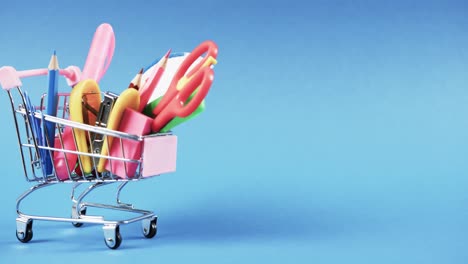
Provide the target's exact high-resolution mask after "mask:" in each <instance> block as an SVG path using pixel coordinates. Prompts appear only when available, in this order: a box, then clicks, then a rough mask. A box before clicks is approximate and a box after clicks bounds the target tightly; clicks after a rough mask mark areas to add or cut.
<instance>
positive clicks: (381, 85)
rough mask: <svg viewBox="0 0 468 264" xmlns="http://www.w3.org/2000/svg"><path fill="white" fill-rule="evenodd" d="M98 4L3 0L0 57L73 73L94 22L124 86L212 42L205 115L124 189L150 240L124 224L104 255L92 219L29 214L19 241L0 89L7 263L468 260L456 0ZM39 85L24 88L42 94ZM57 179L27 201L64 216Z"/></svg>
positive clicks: (461, 23)
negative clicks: (170, 158) (144, 219)
mask: <svg viewBox="0 0 468 264" xmlns="http://www.w3.org/2000/svg"><path fill="white" fill-rule="evenodd" d="M107 2H108V1H88V0H83V1H78V2H77V1H59V2H58V1H50V0H43V1H22V2H18V1H17V2H16V3H15V2H13V1H8V2H5V3H2V4H1V9H0V23H1V25H2V27H1V33H0V65H12V66H14V67H15V68H17V69H31V68H40V67H45V66H47V64H48V61H49V58H50V56H51V54H52V52H53V50H57V54H58V58H59V62H60V66H61V67H66V66H68V65H78V66H80V67H82V66H83V64H84V61H85V59H86V55H87V52H88V49H89V45H90V43H91V38H92V36H93V34H94V30H95V29H96V27H97V26H98V25H99V24H100V23H103V22H107V23H110V24H111V25H112V26H113V28H114V31H115V35H116V50H115V54H114V59H113V60H112V63H111V66H110V67H109V70H108V71H107V73H106V75H105V76H104V78H103V79H102V81H101V83H100V86H101V90H108V91H114V92H120V91H122V90H123V89H125V88H126V87H127V85H128V83H129V81H130V80H131V79H132V78H133V76H134V74H135V73H136V72H137V71H138V70H139V69H140V68H141V67H145V66H147V65H148V64H149V63H151V62H152V61H154V59H155V58H157V57H159V56H162V55H163V54H164V53H165V52H166V51H167V50H168V49H169V48H172V50H173V51H190V50H191V49H193V48H194V47H195V46H196V45H198V44H199V43H201V42H202V41H204V40H206V39H212V40H214V41H215V42H216V43H217V44H218V46H219V56H218V61H219V63H218V65H216V67H215V81H214V83H213V86H212V89H211V91H210V93H209V95H208V97H207V100H206V104H207V108H206V111H205V112H204V113H203V114H202V115H200V116H199V117H197V118H196V119H193V120H192V121H190V122H188V123H185V124H183V125H181V126H179V127H177V128H176V129H174V133H175V134H176V135H177V136H178V138H179V148H178V151H179V153H178V168H177V172H175V173H171V174H167V175H162V176H160V177H158V178H154V179H151V180H148V181H144V182H136V183H134V184H132V185H131V186H129V187H128V189H127V190H126V191H125V192H124V193H123V197H122V198H123V200H129V201H132V202H134V203H135V205H137V206H138V207H142V208H147V209H151V210H155V211H156V212H157V214H158V215H159V231H158V236H157V237H156V238H155V239H153V240H147V239H144V238H143V237H142V235H141V233H140V227H139V225H136V224H132V225H129V226H123V227H122V235H123V239H124V240H123V244H122V246H121V248H120V249H119V250H117V251H110V250H108V249H107V248H106V247H105V245H104V243H103V241H102V239H103V238H102V231H101V228H100V227H99V226H89V225H88V226H83V227H82V228H80V229H75V228H73V227H71V225H69V224H67V223H48V222H39V221H36V222H35V223H34V238H33V240H32V241H31V242H30V243H29V244H21V243H19V242H18V241H17V240H16V237H15V235H14V232H15V217H16V214H15V199H16V197H17V196H18V195H20V194H21V192H22V191H24V190H25V189H26V188H28V187H30V186H31V184H29V183H27V182H26V181H24V179H23V176H22V170H21V161H20V156H19V151H18V147H17V143H16V141H15V140H16V138H15V130H14V127H13V120H12V118H11V114H10V113H9V105H8V104H9V102H8V97H7V95H6V93H3V96H0V105H1V106H2V109H3V112H2V113H3V115H2V116H1V117H0V120H1V122H2V129H0V136H1V137H0V145H1V146H2V153H1V161H0V165H1V167H2V174H3V175H2V181H1V183H0V184H1V189H0V197H1V201H2V203H0V211H1V212H2V216H1V217H0V259H1V260H2V261H1V262H2V263H10V262H9V261H10V260H13V259H17V260H23V261H28V262H43V261H49V262H50V263H54V262H69V263H74V262H78V261H80V263H81V262H82V261H93V262H92V263H94V262H95V261H106V262H107V261H112V262H114V263H120V262H124V263H125V262H130V261H158V262H161V263H165V262H169V263H173V262H180V263H187V262H194V263H201V262H203V263H266V262H269V263H285V262H287V263H466V262H467V261H468V253H467V252H468V251H467V250H466V248H467V245H468V235H467V233H468V210H467V209H466V208H467V207H468V192H467V190H468V177H467V172H468V165H467V164H468V163H467V158H468V138H467V136H466V135H467V131H468V118H466V116H467V115H466V113H467V112H468V106H467V105H468V104H467V101H468V74H467V72H468V48H467V47H468V34H467V32H468V27H467V25H468V16H467V15H466V12H467V10H468V4H467V3H466V2H465V1H363V0H359V1H339V0H334V1H303V2H301V1H267V2H262V1H257V2H254V1H205V0H199V1H176V2H174V1H151V3H149V2H148V3H143V2H141V3H140V2H138V1H116V3H114V4H109V3H107ZM46 84H47V79H46V77H38V78H34V79H30V80H25V81H24V88H25V89H26V90H28V91H29V92H30V94H31V95H32V96H34V97H36V98H37V97H38V96H40V95H41V94H42V93H43V92H45V91H46ZM69 89H70V88H69V87H67V86H66V83H65V82H64V80H61V81H60V90H61V91H68V90H69ZM70 187H71V186H69V185H63V186H62V185H61V186H56V187H53V188H51V189H50V190H44V192H42V193H39V194H38V195H37V196H34V197H31V198H32V199H31V200H29V201H28V203H26V204H25V206H26V207H25V208H26V209H28V210H30V211H31V212H36V213H41V214H46V215H53V214H58V215H64V216H67V215H68V214H69V212H70V205H71V203H70V201H69V190H70ZM111 195H112V188H108V189H105V190H103V191H102V192H100V193H99V194H96V197H95V198H96V199H109V197H111ZM3 260H6V262H4V261H3Z"/></svg>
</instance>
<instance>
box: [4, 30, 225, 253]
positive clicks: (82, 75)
mask: <svg viewBox="0 0 468 264" xmlns="http://www.w3.org/2000/svg"><path fill="white" fill-rule="evenodd" d="M103 26H104V28H105V27H106V26H108V25H107V24H103V25H101V26H100V27H99V28H98V30H97V31H96V35H95V39H96V36H97V35H98V33H100V34H101V39H100V40H101V41H100V42H99V43H103V41H102V34H103V31H102V28H103ZM109 27H110V26H109ZM108 29H109V28H108ZM99 30H101V31H99ZM104 32H105V31H104ZM93 41H94V40H93ZM108 43H109V45H108V46H109V47H111V49H112V50H113V39H112V38H111V41H109V42H108ZM91 48H92V49H93V45H92V46H91ZM98 51H99V52H100V53H99V54H102V53H105V52H103V51H102V50H99V49H97V50H96V51H93V50H90V53H91V52H98ZM110 54H112V52H110ZM203 54H205V56H204V57H202V55H203ZM107 55H109V54H107ZM169 55H170V52H168V53H167V54H166V56H164V57H163V58H162V59H161V60H160V61H159V62H158V63H157V64H155V67H151V69H147V70H146V71H145V72H143V71H142V72H140V76H138V75H137V76H138V78H136V79H134V80H133V81H132V83H131V86H130V87H129V88H128V89H125V90H124V91H123V92H122V93H120V94H119V95H117V94H114V93H112V92H101V90H100V87H99V85H98V81H99V79H100V78H101V77H102V75H103V73H104V72H105V69H106V68H107V66H108V65H104V66H103V67H102V69H104V70H103V71H99V70H95V69H94V70H93V71H91V72H92V74H90V73H87V72H86V69H87V66H86V64H85V67H84V68H83V72H81V71H80V70H79V69H78V68H77V67H75V66H70V67H68V68H65V69H59V67H58V62H57V61H56V56H55V54H54V55H53V56H52V59H51V61H50V64H49V67H48V69H37V70H25V71H16V70H15V69H14V68H13V67H10V66H5V67H2V68H0V85H1V86H2V87H3V89H4V90H5V91H6V92H7V94H8V96H9V99H10V102H11V110H12V113H13V121H14V124H15V126H14V127H15V129H16V132H17V136H18V144H19V150H20V155H21V158H22V167H23V168H22V169H23V171H24V175H25V178H26V180H27V181H28V182H33V183H36V185H34V186H33V187H31V188H30V189H28V190H27V191H26V192H24V193H23V194H22V195H21V196H20V197H18V199H17V204H16V209H17V215H18V217H17V219H16V236H17V238H18V240H19V241H21V242H24V243H26V242H29V241H30V240H31V239H32V237H33V229H32V226H33V221H34V220H41V221H58V222H70V223H72V224H73V226H75V227H80V226H81V225H83V224H100V225H102V226H103V232H104V241H105V244H106V245H107V246H108V247H109V248H111V249H116V248H118V247H119V246H120V244H121V242H122V236H121V234H120V229H119V226H120V225H123V224H129V223H134V222H138V221H141V223H142V231H143V235H144V236H145V237H147V238H152V237H154V236H155V235H156V233H157V216H156V215H155V214H154V213H153V212H152V211H148V210H141V209H136V208H134V206H133V205H132V204H128V203H123V202H121V201H120V198H119V196H120V192H121V190H122V189H123V188H124V187H125V186H126V185H127V184H128V183H129V182H132V181H139V180H143V179H148V178H152V177H154V176H157V175H160V174H163V173H169V172H174V171H175V169H176V158H177V137H176V136H175V135H173V134H172V132H171V130H170V129H171V128H172V127H173V126H175V125H177V124H179V123H181V122H183V121H185V120H187V119H189V118H191V117H192V116H193V115H195V114H197V113H198V112H200V108H201V107H202V106H203V102H204V98H205V96H206V94H207V92H208V90H209V88H210V86H211V83H212V81H213V74H214V73H213V70H212V65H213V64H215V63H216V55H217V47H216V45H215V44H214V43H213V42H211V41H208V42H204V43H202V44H201V45H200V46H198V47H197V48H196V49H194V51H192V53H189V55H188V56H187V57H186V58H184V60H183V62H182V64H181V65H180V67H179V68H178V70H177V72H176V73H175V75H174V78H173V79H172V81H171V83H170V85H169V87H168V88H167V91H165V93H164V95H163V96H161V97H160V98H158V99H157V100H153V101H151V102H149V101H150V100H149V99H150V98H149V97H150V96H149V94H150V93H151V92H152V91H153V89H154V87H155V86H156V85H157V83H158V80H159V79H160V78H161V75H162V72H163V71H164V68H165V66H166V63H167V59H168V58H169ZM89 57H90V56H88V59H89ZM101 61H109V58H108V57H107V58H106V59H104V60H101ZM195 62H196V64H195V67H191V66H192V65H194V63H195ZM87 63H88V61H87ZM94 65H96V63H94V64H93V66H92V67H95V66H94ZM89 67H91V66H89ZM89 67H88V68H89ZM189 68H190V71H189ZM151 71H153V72H151ZM46 74H47V75H48V76H49V87H48V88H49V89H48V90H47V93H44V94H43V95H42V96H41V97H40V98H37V100H36V101H35V103H37V104H34V103H33V100H31V98H30V96H29V94H28V92H27V91H26V90H25V89H24V88H23V87H22V82H21V80H20V78H23V77H31V76H37V75H46ZM145 74H146V75H145ZM60 75H62V76H64V77H65V78H66V79H67V82H68V84H69V85H70V86H72V89H71V92H70V93H62V92H57V79H58V77H59V76H60ZM144 76H146V77H145V78H143V77H144ZM86 77H88V78H86ZM135 80H136V81H135ZM142 80H145V82H143V81H142ZM135 82H136V83H135ZM139 86H140V87H139ZM145 91H146V94H145ZM67 183H71V184H72V190H71V201H72V206H71V215H69V216H67V217H51V216H43V215H32V214H27V213H24V212H23V211H21V210H20V205H21V203H22V201H23V200H24V199H25V198H27V197H28V196H29V195H30V194H31V193H33V192H35V191H37V190H39V189H43V188H45V187H48V186H52V185H55V184H67ZM112 183H117V184H118V187H117V191H116V202H115V204H102V203H92V202H87V201H85V198H86V197H87V196H88V195H89V194H90V193H91V192H92V191H93V190H95V189H96V188H98V187H100V186H105V185H108V184H112ZM83 184H86V185H89V186H88V187H86V188H84V190H82V191H81V192H79V191H78V190H79V189H81V188H78V187H79V186H81V185H83ZM87 208H100V209H109V210H117V211H125V212H129V213H134V214H135V215H136V216H133V217H131V218H126V219H120V220H108V219H105V218H104V216H101V215H89V212H88V214H87Z"/></svg>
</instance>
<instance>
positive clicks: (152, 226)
mask: <svg viewBox="0 0 468 264" xmlns="http://www.w3.org/2000/svg"><path fill="white" fill-rule="evenodd" d="M143 223H144V222H143ZM157 233H158V218H153V219H152V220H151V221H150V222H149V225H145V224H144V226H143V235H144V236H145V237H146V238H153V237H154V236H156V234H157Z"/></svg>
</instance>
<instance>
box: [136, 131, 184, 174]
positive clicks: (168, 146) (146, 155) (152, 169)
mask: <svg viewBox="0 0 468 264" xmlns="http://www.w3.org/2000/svg"><path fill="white" fill-rule="evenodd" d="M143 144H144V145H143V171H142V177H151V176H156V175H159V174H162V173H168V172H174V171H175V170H176V160H177V136H173V135H166V136H147V137H145V138H144V140H143Z"/></svg>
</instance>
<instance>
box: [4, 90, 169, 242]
mask: <svg viewBox="0 0 468 264" xmlns="http://www.w3.org/2000/svg"><path fill="white" fill-rule="evenodd" d="M13 90H16V91H17V92H18V95H19V97H20V101H21V103H20V104H18V105H15V103H14V96H13V94H12V91H13ZM7 93H8V96H9V98H10V102H11V109H12V112H13V119H14V122H15V128H16V132H17V135H18V144H19V148H20V154H21V158H22V164H23V170H24V174H25V177H26V180H27V181H28V182H36V183H37V184H36V185H35V186H33V187H31V188H30V189H29V190H27V191H26V192H24V193H23V194H22V195H21V196H19V197H18V199H17V202H16V210H17V214H18V218H17V219H16V236H17V238H18V240H19V241H21V242H23V243H26V242H29V241H30V240H31V239H32V237H33V229H32V226H33V220H40V221H58V222H70V223H72V224H73V226H75V227H80V226H81V225H83V224H101V225H103V233H104V241H105V244H106V245H107V247H109V248H110V249H116V248H118V247H119V246H120V244H121V242H122V236H121V234H120V230H119V226H120V225H124V224H129V223H134V222H138V221H141V222H142V231H143V235H144V237H146V238H152V237H154V236H155V235H156V233H157V219H158V218H157V216H156V215H155V214H154V213H153V212H151V211H147V210H141V209H136V208H134V206H133V205H132V204H127V203H123V202H121V201H120V193H121V191H122V189H123V188H124V187H125V186H126V185H127V184H128V183H129V182H131V181H139V180H143V179H147V178H151V177H153V176H157V175H152V176H145V177H143V176H142V171H143V168H144V164H145V160H143V156H141V157H139V159H131V158H127V157H125V156H123V157H112V156H102V155H100V154H97V153H85V152H79V151H77V150H75V151H73V150H66V149H62V148H57V147H56V146H55V147H50V145H49V144H47V143H48V142H43V144H39V143H38V140H37V137H38V135H37V131H35V129H34V128H33V124H31V120H41V124H40V125H41V129H42V131H44V132H45V131H47V130H45V129H43V127H44V126H45V123H46V122H52V123H54V124H55V131H56V133H57V135H56V136H58V138H59V139H60V140H62V139H61V138H62V133H63V131H64V128H65V127H67V126H68V127H72V128H73V130H72V131H74V129H80V130H83V131H86V133H87V136H88V138H91V136H92V134H93V133H94V134H100V135H101V136H103V137H110V136H111V137H113V138H114V141H115V140H118V142H120V145H121V147H122V148H123V145H122V144H123V143H122V142H123V141H124V140H127V141H128V140H130V141H134V142H135V143H136V144H137V143H142V142H143V140H144V137H142V136H136V135H131V134H127V133H123V132H119V131H114V130H109V129H106V128H102V127H97V126H90V125H86V124H81V123H77V122H73V121H70V120H68V119H67V118H68V99H67V98H68V94H59V107H58V113H59V114H57V117H54V116H49V115H46V114H43V113H42V111H41V110H42V109H44V108H43V101H44V97H45V95H43V97H42V98H41V103H40V106H39V107H38V110H37V111H30V109H28V107H26V106H27V104H26V99H25V95H24V93H23V90H22V89H21V87H17V88H16V89H11V90H7ZM34 118H35V119H34ZM33 122H34V121H33ZM21 127H23V128H24V131H23V130H21ZM167 136H172V134H171V133H161V134H154V135H150V137H167ZM73 137H74V140H75V145H76V139H75V134H74V133H73ZM45 138H47V136H46V137H45ZM103 147H108V148H109V146H103ZM56 151H59V152H64V153H66V154H67V153H68V154H75V155H86V156H90V157H92V159H91V160H92V161H93V168H96V164H95V161H94V160H95V159H99V158H106V159H109V160H112V159H113V160H119V161H123V162H125V164H128V163H136V164H137V165H138V167H137V168H138V169H137V171H136V173H135V175H123V176H122V175H118V176H117V175H114V174H112V173H110V172H109V171H106V172H102V173H98V172H97V170H93V172H92V173H88V174H84V173H80V171H83V170H81V168H82V167H81V166H82V164H81V163H80V162H79V160H80V159H78V162H77V164H76V169H75V170H68V179H65V180H61V179H59V177H57V174H56V171H55V167H54V170H53V172H52V174H49V175H47V174H45V173H44V170H43V169H42V165H41V163H42V161H43V159H44V154H45V153H48V154H49V155H50V157H53V153H54V152H56ZM52 164H53V162H52ZM61 183H70V184H73V187H72V192H71V201H72V210H71V216H70V217H52V216H42V215H30V214H27V213H24V212H22V211H21V210H20V205H21V202H22V201H23V200H24V199H25V198H27V197H28V196H29V195H30V194H31V193H33V192H35V191H37V190H39V189H43V188H45V187H48V186H52V185H56V184H61ZM113 183H116V184H119V185H118V187H117V190H116V203H115V204H101V203H91V202H86V201H84V199H85V198H86V196H87V195H88V194H90V193H91V192H92V191H94V190H96V189H97V188H98V187H101V186H105V185H109V184H113ZM83 184H90V185H89V186H88V187H87V188H85V189H84V190H83V191H82V192H78V187H79V186H81V185H83ZM92 207H94V208H102V209H109V210H118V211H125V212H131V213H135V214H136V215H137V216H136V217H132V218H128V219H124V220H118V221H116V220H106V219H104V217H103V216H99V215H97V216H92V215H87V214H86V213H87V210H86V209H87V208H92Z"/></svg>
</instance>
